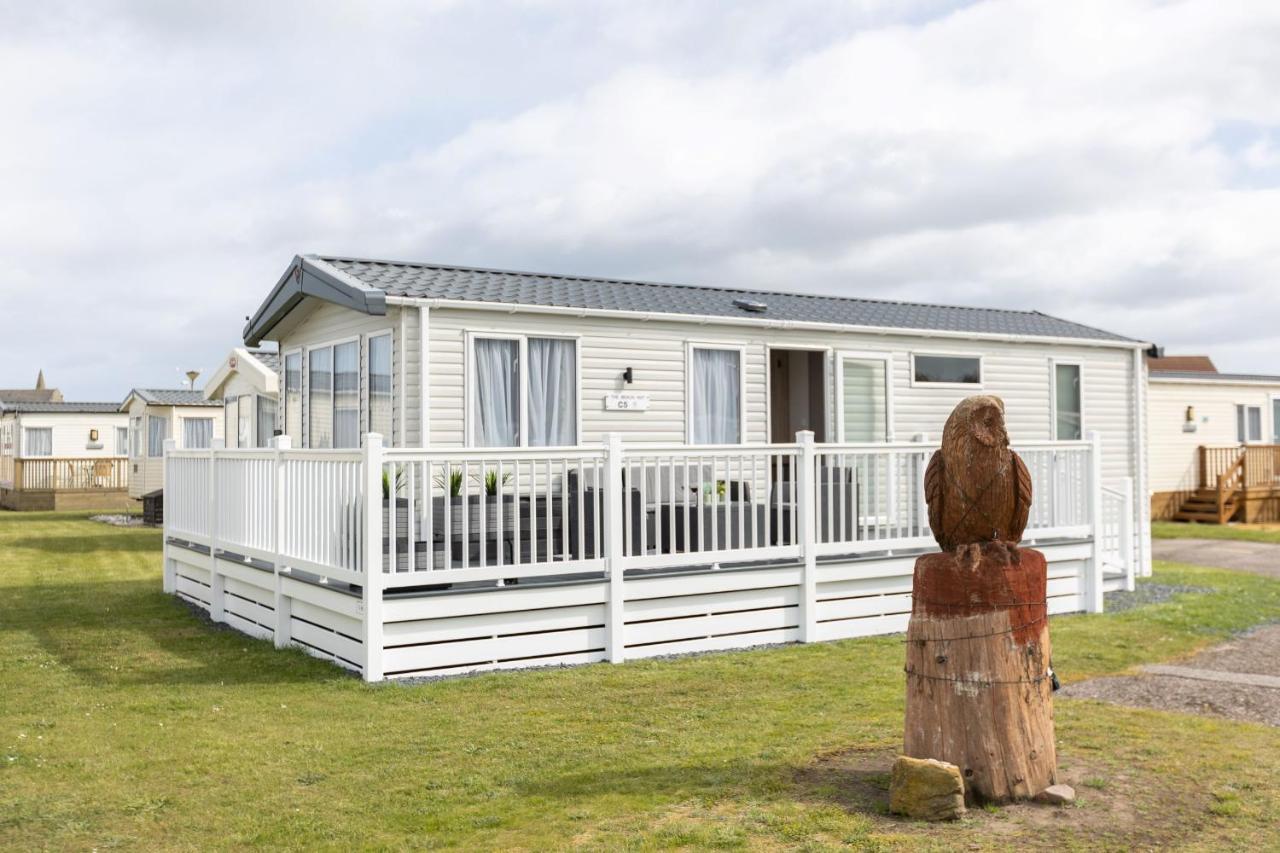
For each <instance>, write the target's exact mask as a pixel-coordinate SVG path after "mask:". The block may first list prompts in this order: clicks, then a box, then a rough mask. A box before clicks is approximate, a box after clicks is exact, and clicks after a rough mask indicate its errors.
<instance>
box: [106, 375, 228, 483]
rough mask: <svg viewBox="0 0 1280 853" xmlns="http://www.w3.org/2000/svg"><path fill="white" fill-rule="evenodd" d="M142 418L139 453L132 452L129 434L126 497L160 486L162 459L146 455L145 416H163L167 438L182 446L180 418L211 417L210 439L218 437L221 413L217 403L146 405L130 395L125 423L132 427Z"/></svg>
mask: <svg viewBox="0 0 1280 853" xmlns="http://www.w3.org/2000/svg"><path fill="white" fill-rule="evenodd" d="M139 416H141V417H142V422H141V424H140V429H141V431H142V432H141V435H140V437H139V440H138V449H139V455H137V456H134V455H133V443H132V436H131V437H130V445H129V451H130V455H129V497H132V498H140V497H142V496H143V495H145V494H147V493H148V492H153V491H155V490H156V489H163V488H164V459H163V458H162V457H159V456H154V457H149V456H147V429H148V427H147V418H163V419H164V420H166V421H168V423H169V433H168V435H169V438H172V439H174V440H175V441H177V442H178V446H179V447H181V446H182V419H183V418H212V419H213V438H214V440H215V441H217V440H219V439H222V438H223V435H224V432H223V422H224V418H223V412H222V407H221V406H149V405H147V404H146V403H144V402H142V401H141V400H139V399H138V398H137V397H135V398H133V402H132V403H130V405H129V410H128V423H129V425H130V429H131V430H132V429H133V426H132V419H133V418H134V417H139Z"/></svg>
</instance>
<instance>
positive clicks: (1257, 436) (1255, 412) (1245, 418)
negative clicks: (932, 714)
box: [1236, 405, 1262, 444]
mask: <svg viewBox="0 0 1280 853" xmlns="http://www.w3.org/2000/svg"><path fill="white" fill-rule="evenodd" d="M1236 441H1238V442H1240V443H1241V444H1246V443H1251V442H1259V441H1262V407H1261V406H1245V405H1238V406H1236Z"/></svg>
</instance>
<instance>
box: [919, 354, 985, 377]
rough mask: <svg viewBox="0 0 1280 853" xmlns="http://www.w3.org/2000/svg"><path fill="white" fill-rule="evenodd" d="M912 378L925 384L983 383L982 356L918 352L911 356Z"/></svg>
mask: <svg viewBox="0 0 1280 853" xmlns="http://www.w3.org/2000/svg"><path fill="white" fill-rule="evenodd" d="M911 379H912V382H913V383H915V384H925V385H981V384H982V358H981V357H979V356H976V355H924V354H921V353H916V354H914V355H912V356H911Z"/></svg>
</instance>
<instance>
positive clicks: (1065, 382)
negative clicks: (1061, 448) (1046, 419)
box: [1053, 364, 1084, 441]
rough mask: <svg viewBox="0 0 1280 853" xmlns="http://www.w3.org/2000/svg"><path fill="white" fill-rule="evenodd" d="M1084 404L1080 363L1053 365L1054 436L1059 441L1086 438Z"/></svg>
mask: <svg viewBox="0 0 1280 853" xmlns="http://www.w3.org/2000/svg"><path fill="white" fill-rule="evenodd" d="M1083 412H1084V406H1083V396H1082V391H1081V387H1080V365H1078V364H1055V365H1054V366H1053V437H1054V438H1055V439H1057V440H1058V441H1079V440H1080V439H1082V438H1084V418H1083Z"/></svg>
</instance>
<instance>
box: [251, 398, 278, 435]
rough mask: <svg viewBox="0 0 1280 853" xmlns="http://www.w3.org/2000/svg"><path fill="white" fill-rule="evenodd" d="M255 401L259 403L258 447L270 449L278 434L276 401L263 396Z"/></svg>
mask: <svg viewBox="0 0 1280 853" xmlns="http://www.w3.org/2000/svg"><path fill="white" fill-rule="evenodd" d="M255 399H257V401H258V446H259V447H270V446H271V439H272V438H273V437H274V436H275V434H276V401H275V400H272V399H271V398H270V397H263V396H261V395H259V396H258V397H256V398H255Z"/></svg>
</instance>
